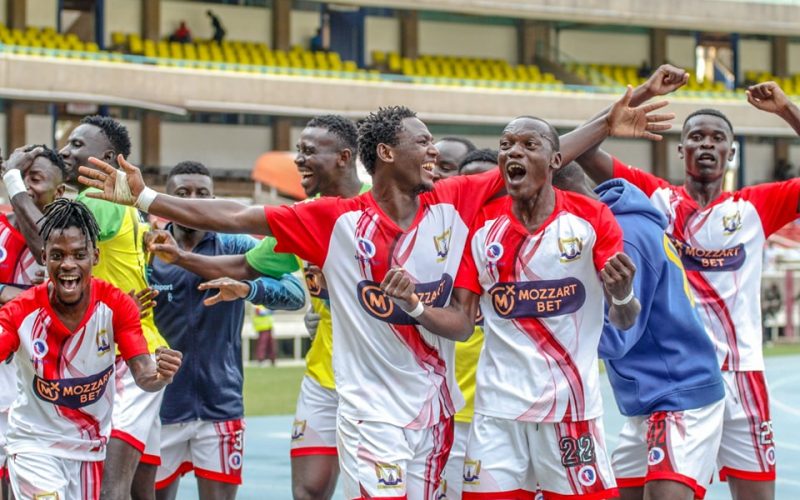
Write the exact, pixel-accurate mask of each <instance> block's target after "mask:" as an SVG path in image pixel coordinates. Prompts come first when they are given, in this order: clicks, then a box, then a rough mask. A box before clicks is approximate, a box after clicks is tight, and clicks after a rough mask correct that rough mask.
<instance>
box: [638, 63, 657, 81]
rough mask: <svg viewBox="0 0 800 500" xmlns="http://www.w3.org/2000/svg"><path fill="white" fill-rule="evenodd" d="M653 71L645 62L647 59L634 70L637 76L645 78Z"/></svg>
mask: <svg viewBox="0 0 800 500" xmlns="http://www.w3.org/2000/svg"><path fill="white" fill-rule="evenodd" d="M652 72H653V68H652V67H651V66H650V65H649V64H648V63H647V61H642V64H640V65H639V69H638V70H636V73H637V74H638V75H639V78H647V77H649V76H650V73H652Z"/></svg>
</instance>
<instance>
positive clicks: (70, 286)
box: [58, 275, 81, 292]
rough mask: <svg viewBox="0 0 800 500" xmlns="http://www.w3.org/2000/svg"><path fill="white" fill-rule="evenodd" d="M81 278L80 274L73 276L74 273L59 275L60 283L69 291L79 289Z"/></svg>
mask: <svg viewBox="0 0 800 500" xmlns="http://www.w3.org/2000/svg"><path fill="white" fill-rule="evenodd" d="M80 282H81V278H80V276H72V275H61V276H59V277H58V284H59V285H60V286H61V288H62V289H64V290H65V291H67V292H72V291H74V290H77V289H78V285H80Z"/></svg>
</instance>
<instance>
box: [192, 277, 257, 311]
mask: <svg viewBox="0 0 800 500" xmlns="http://www.w3.org/2000/svg"><path fill="white" fill-rule="evenodd" d="M197 289H198V290H200V291H204V290H212V289H218V290H219V293H217V294H216V295H213V296H211V297H209V298H207V299H205V300H204V301H203V304H204V305H206V306H213V305H214V304H217V303H219V302H230V301H232V300H240V299H243V298H245V297H247V296H248V295H249V294H250V285H249V284H247V283H245V282H244V281H239V280H235V279H233V278H217V279H215V280H211V281H206V282H205V283H200V285H199V286H198V287H197Z"/></svg>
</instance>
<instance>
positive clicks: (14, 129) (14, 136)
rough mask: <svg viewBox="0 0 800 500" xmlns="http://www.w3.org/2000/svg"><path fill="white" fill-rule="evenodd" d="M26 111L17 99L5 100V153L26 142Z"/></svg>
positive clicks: (9, 152) (7, 153)
mask: <svg viewBox="0 0 800 500" xmlns="http://www.w3.org/2000/svg"><path fill="white" fill-rule="evenodd" d="M27 115H28V111H27V109H26V108H25V104H24V103H22V102H19V101H6V151H4V153H5V154H6V155H9V154H11V152H12V151H14V150H15V149H16V148H18V147H21V146H24V145H26V144H28V136H27V133H26V128H25V117H26V116H27Z"/></svg>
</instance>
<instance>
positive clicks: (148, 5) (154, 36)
mask: <svg viewBox="0 0 800 500" xmlns="http://www.w3.org/2000/svg"><path fill="white" fill-rule="evenodd" d="M142 40H152V41H154V42H158V41H159V40H161V0H142Z"/></svg>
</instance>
